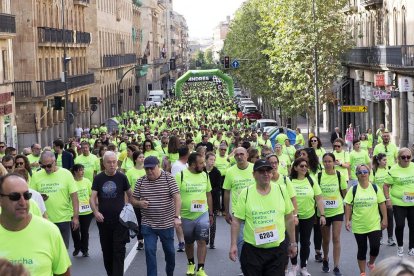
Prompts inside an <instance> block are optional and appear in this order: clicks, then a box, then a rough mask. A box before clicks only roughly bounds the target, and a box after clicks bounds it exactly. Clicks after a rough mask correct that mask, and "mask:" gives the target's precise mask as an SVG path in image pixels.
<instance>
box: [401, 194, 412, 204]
mask: <svg viewBox="0 0 414 276" xmlns="http://www.w3.org/2000/svg"><path fill="white" fill-rule="evenodd" d="M402 200H403V201H404V202H406V203H414V193H410V192H405V193H404V195H403V198H402Z"/></svg>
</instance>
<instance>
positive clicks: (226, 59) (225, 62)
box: [224, 56, 230, 69]
mask: <svg viewBox="0 0 414 276" xmlns="http://www.w3.org/2000/svg"><path fill="white" fill-rule="evenodd" d="M224 68H226V69H229V68H230V57H229V56H225V57H224Z"/></svg>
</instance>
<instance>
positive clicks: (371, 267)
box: [367, 262, 375, 271]
mask: <svg viewBox="0 0 414 276" xmlns="http://www.w3.org/2000/svg"><path fill="white" fill-rule="evenodd" d="M367 266H368V269H369V271H373V270H374V269H375V263H372V264H371V263H370V262H367Z"/></svg>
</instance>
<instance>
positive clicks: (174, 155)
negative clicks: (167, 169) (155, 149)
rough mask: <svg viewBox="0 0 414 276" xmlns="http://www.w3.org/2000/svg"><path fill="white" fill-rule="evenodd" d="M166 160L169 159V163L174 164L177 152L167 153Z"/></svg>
mask: <svg viewBox="0 0 414 276" xmlns="http://www.w3.org/2000/svg"><path fill="white" fill-rule="evenodd" d="M167 156H168V161H170V163H171V164H174V163H175V161H177V160H178V158H179V156H178V152H177V153H168V154H167Z"/></svg>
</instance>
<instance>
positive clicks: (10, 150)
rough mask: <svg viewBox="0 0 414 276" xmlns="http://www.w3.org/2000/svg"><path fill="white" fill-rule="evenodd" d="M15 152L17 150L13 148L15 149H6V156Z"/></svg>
mask: <svg viewBox="0 0 414 276" xmlns="http://www.w3.org/2000/svg"><path fill="white" fill-rule="evenodd" d="M13 151H16V149H15V148H13V147H7V148H6V150H5V151H4V154H5V155H9V154H11V153H12V152H13Z"/></svg>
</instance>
